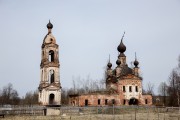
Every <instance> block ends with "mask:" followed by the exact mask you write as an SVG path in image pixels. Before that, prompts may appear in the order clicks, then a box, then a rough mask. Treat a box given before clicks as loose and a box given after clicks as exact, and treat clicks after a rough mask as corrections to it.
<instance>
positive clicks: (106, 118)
mask: <svg viewBox="0 0 180 120" xmlns="http://www.w3.org/2000/svg"><path fill="white" fill-rule="evenodd" d="M135 117H136V120H180V114H178V113H159V114H158V113H137V114H136V116H135V113H131V114H120V115H119V114H118V115H107V114H89V115H60V116H33V115H31V116H27V115H26V116H20V115H19V116H18V115H15V116H12V115H8V116H5V118H0V119H5V120H135Z"/></svg>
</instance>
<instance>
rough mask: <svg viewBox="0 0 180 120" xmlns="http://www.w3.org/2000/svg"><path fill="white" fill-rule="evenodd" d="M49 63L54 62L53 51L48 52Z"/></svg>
mask: <svg viewBox="0 0 180 120" xmlns="http://www.w3.org/2000/svg"><path fill="white" fill-rule="evenodd" d="M49 61H50V62H54V51H53V50H50V51H49Z"/></svg>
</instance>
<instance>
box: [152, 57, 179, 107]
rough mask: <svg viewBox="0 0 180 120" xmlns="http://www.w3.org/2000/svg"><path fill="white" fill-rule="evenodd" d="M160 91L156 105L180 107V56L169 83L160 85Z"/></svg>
mask: <svg viewBox="0 0 180 120" xmlns="http://www.w3.org/2000/svg"><path fill="white" fill-rule="evenodd" d="M158 91H159V99H156V103H161V104H163V105H165V106H180V56H179V57H178V65H177V67H175V68H174V69H173V70H172V71H171V73H170V75H169V78H168V80H167V81H164V82H161V83H160V85H159V87H158Z"/></svg>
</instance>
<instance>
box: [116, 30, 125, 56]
mask: <svg viewBox="0 0 180 120" xmlns="http://www.w3.org/2000/svg"><path fill="white" fill-rule="evenodd" d="M124 34H125V32H124ZM123 38H124V35H123V36H122V39H121V42H120V44H119V46H118V47H117V50H118V51H119V52H120V53H124V52H125V51H126V46H125V45H124V44H123Z"/></svg>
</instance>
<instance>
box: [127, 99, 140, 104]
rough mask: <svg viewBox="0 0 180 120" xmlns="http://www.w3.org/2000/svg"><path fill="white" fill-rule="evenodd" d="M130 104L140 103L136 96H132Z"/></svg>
mask: <svg viewBox="0 0 180 120" xmlns="http://www.w3.org/2000/svg"><path fill="white" fill-rule="evenodd" d="M129 105H138V100H137V99H136V98H131V99H130V100H129Z"/></svg>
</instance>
